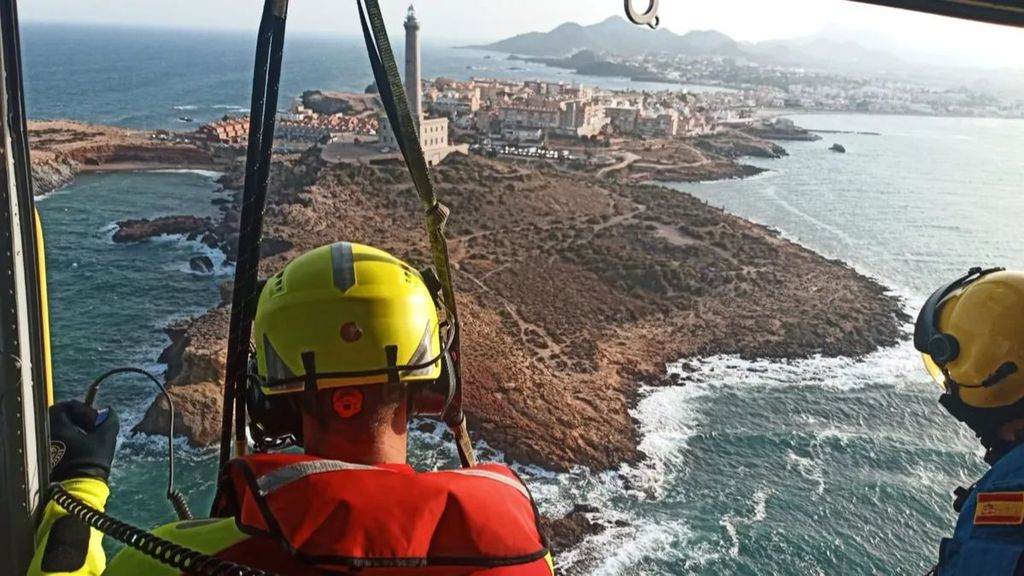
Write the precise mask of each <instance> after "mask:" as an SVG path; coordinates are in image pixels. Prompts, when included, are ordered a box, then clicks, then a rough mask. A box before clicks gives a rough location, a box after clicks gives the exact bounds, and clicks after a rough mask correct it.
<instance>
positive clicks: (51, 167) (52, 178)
mask: <svg viewBox="0 0 1024 576" xmlns="http://www.w3.org/2000/svg"><path fill="white" fill-rule="evenodd" d="M31 156H32V187H33V188H32V192H33V194H35V195H36V196H39V195H42V194H49V193H50V192H53V191H54V190H57V189H59V188H63V187H64V186H67V185H68V184H70V183H71V181H72V180H74V179H75V175H76V174H78V171H79V168H80V166H79V164H78V162H76V161H75V160H72V159H71V158H70V157H68V156H67V155H66V154H54V155H49V156H47V155H44V157H42V158H40V159H38V160H37V159H36V152H35V150H33V151H32V154H31Z"/></svg>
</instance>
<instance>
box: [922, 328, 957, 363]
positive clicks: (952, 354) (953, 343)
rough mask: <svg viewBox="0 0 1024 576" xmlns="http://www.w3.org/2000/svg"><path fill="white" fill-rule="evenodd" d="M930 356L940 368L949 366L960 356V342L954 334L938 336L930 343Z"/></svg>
mask: <svg viewBox="0 0 1024 576" xmlns="http://www.w3.org/2000/svg"><path fill="white" fill-rule="evenodd" d="M928 355H929V356H931V357H932V360H933V361H934V362H935V363H936V364H938V365H939V366H944V365H946V364H949V363H950V362H952V361H953V360H956V358H957V356H959V355H960V342H959V341H958V340H957V339H956V337H955V336H953V335H952V334H941V333H940V334H936V335H935V336H932V338H931V340H929V341H928Z"/></svg>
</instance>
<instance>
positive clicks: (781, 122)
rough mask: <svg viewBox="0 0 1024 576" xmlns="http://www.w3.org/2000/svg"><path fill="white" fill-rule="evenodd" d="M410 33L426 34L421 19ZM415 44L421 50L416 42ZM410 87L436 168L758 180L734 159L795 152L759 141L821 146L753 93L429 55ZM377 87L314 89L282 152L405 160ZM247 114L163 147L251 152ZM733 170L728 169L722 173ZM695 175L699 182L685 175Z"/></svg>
mask: <svg viewBox="0 0 1024 576" xmlns="http://www.w3.org/2000/svg"><path fill="white" fill-rule="evenodd" d="M405 25H406V30H407V32H408V33H410V34H418V31H419V25H418V21H417V20H416V15H415V13H414V12H412V11H410V13H409V14H408V16H407V19H406V22H405ZM411 45H417V44H415V43H411ZM408 56H409V57H408V58H407V62H409V63H411V64H410V66H409V67H408V68H407V70H406V75H405V76H406V77H405V89H406V93H407V95H408V98H409V102H410V105H411V108H412V110H413V117H414V122H415V123H416V124H417V128H418V130H419V133H420V144H421V146H422V148H423V151H424V154H425V155H426V158H427V161H428V163H429V164H431V165H435V164H438V163H439V162H441V161H443V160H444V159H445V158H446V157H447V156H448V155H450V154H452V153H461V154H484V155H487V156H491V157H496V156H514V157H525V158H534V159H538V160H547V161H554V162H559V163H562V164H565V165H566V167H567V168H568V169H574V170H578V171H582V172H592V171H597V172H598V173H599V174H601V175H613V176H614V175H625V176H626V177H627V178H630V179H633V180H637V181H642V180H645V179H646V180H681V181H689V180H699V179H704V178H712V179H713V178H716V177H738V176H746V175H750V170H752V169H753V168H752V167H747V168H746V169H744V170H739V171H737V170H735V168H736V166H735V165H734V164H733V163H731V162H726V161H727V160H730V159H732V158H735V157H738V156H742V155H752V156H767V157H777V156H779V155H782V154H784V151H783V150H781V149H780V148H778V147H777V146H774V145H772V144H771V143H770V142H767V141H764V140H761V139H760V138H759V137H760V136H764V135H765V134H770V135H771V137H772V138H773V139H781V140H789V139H792V140H815V139H818V138H820V137H819V136H817V135H815V134H812V133H809V132H807V131H805V130H802V129H800V128H797V127H796V126H795V125H794V124H793V123H792V122H791V121H789V120H786V119H776V118H765V117H762V115H761V114H759V112H760V108H761V106H760V104H761V102H760V101H759V100H758V99H757V98H755V97H753V96H749V95H746V94H744V93H739V92H735V91H727V92H721V93H719V92H689V91H680V90H669V89H665V90H661V91H643V90H607V89H600V88H597V87H593V86H587V85H584V84H582V83H576V82H549V81H543V80H523V81H513V80H501V79H493V78H491V79H485V78H473V79H468V80H455V79H451V78H443V77H442V78H434V79H429V80H423V79H421V76H420V68H419V61H420V56H419V54H418V53H417V54H413V55H408ZM374 91H375V87H374V86H370V87H368V88H367V90H366V91H365V93H340V92H323V91H319V90H308V91H306V92H304V93H303V94H302V95H301V96H300V97H299V98H298V99H296V100H295V102H294V103H292V105H291V107H290V109H289V111H288V113H285V114H280V115H279V117H278V125H277V130H276V135H277V137H278V140H277V144H276V145H277V146H278V151H280V152H300V151H303V150H306V149H309V148H311V147H317V149H318V150H320V152H321V155H322V157H323V158H324V160H326V161H328V162H332V163H337V162H347V163H364V164H377V163H382V162H390V161H398V160H400V158H401V157H400V154H399V151H398V145H397V142H396V141H395V137H394V135H393V133H392V130H391V129H390V126H389V124H388V120H387V117H386V115H385V114H384V112H383V110H382V108H381V106H380V102H379V101H378V100H377V98H376V96H375V94H374ZM248 130H249V121H248V118H247V117H245V116H238V117H230V116H225V117H223V118H222V119H220V120H218V121H215V122H212V123H209V124H204V125H202V126H200V127H199V128H198V129H197V130H196V131H195V132H194V133H191V134H183V133H170V132H166V131H159V132H157V133H156V134H155V135H154V137H155V138H158V139H172V140H182V139H184V140H186V141H189V142H195V143H198V144H201V145H203V146H207V147H211V148H216V149H228V150H232V149H233V150H236V151H237V150H240V149H241V148H242V147H244V146H245V143H246V141H247V138H248ZM716 166H718V167H727V168H728V169H729V170H732V171H731V172H730V171H728V170H727V171H726V172H724V173H717V172H716V171H715V167H716ZM687 167H689V168H695V169H696V170H694V171H692V172H693V173H692V174H690V175H687V174H684V173H683V172H685V170H681V168H687Z"/></svg>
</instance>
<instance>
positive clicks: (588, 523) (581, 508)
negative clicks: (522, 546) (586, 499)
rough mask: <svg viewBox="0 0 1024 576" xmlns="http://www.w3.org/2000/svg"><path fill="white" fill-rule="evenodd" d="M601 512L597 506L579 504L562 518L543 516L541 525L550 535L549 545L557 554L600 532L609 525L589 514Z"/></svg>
mask: <svg viewBox="0 0 1024 576" xmlns="http://www.w3.org/2000/svg"><path fill="white" fill-rule="evenodd" d="M597 512H600V510H598V509H597V508H594V507H592V506H587V505H584V504H577V505H576V506H574V507H573V509H572V510H571V511H570V512H569V513H568V514H566V515H565V516H563V517H561V518H547V517H541V519H540V527H541V530H542V531H543V532H544V534H546V535H547V537H548V546H549V547H550V548H551V550H552V551H553V552H554V553H555V554H557V553H558V552H560V551H563V550H568V549H570V548H572V547H573V546H575V545H577V544H579V543H580V542H581V541H583V539H584V538H586V537H587V536H593V535H595V534H600V533H601V532H604V531H605V530H606V529H607V526H605V525H603V524H599V523H597V522H594V521H592V520H590V518H589V517H588V515H592V514H595V513H597Z"/></svg>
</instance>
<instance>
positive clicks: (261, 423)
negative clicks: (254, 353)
mask: <svg viewBox="0 0 1024 576" xmlns="http://www.w3.org/2000/svg"><path fill="white" fill-rule="evenodd" d="M255 362H256V359H255V357H253V358H252V359H251V360H250V371H249V378H248V383H247V385H246V390H245V407H246V410H247V411H248V412H249V434H250V435H251V436H252V440H253V443H254V444H255V445H256V450H257V451H258V452H266V451H267V450H271V449H281V448H287V447H288V446H292V445H295V446H302V412H301V411H300V409H299V404H298V398H297V396H298V395H296V394H285V395H282V396H277V397H274V396H267V395H266V394H264V393H263V390H262V388H260V379H259V377H258V376H256V367H255Z"/></svg>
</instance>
